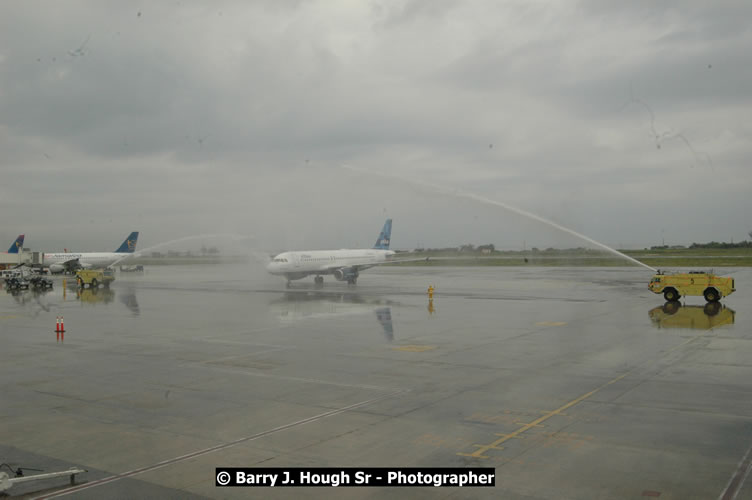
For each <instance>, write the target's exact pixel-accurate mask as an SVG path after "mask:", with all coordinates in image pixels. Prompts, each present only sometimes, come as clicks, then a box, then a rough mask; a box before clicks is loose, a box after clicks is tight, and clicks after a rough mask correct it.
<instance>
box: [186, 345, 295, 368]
mask: <svg viewBox="0 0 752 500" xmlns="http://www.w3.org/2000/svg"><path fill="white" fill-rule="evenodd" d="M287 349H288V348H287V347H276V348H272V349H264V350H263V351H256V352H250V353H246V354H236V355H233V356H225V357H223V358H214V359H207V360H206V361H200V363H201V364H212V363H219V362H221V361H229V360H231V359H238V358H249V357H251V356H258V355H260V354H266V353H269V352H278V351H285V350H287ZM289 349H293V348H292V347H290V348H289Z"/></svg>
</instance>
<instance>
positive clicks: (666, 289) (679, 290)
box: [648, 271, 736, 302]
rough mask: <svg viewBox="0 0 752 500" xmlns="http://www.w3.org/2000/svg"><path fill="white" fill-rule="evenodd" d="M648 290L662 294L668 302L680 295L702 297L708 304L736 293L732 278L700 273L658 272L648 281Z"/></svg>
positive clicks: (677, 298)
mask: <svg viewBox="0 0 752 500" xmlns="http://www.w3.org/2000/svg"><path fill="white" fill-rule="evenodd" d="M648 289H649V290H650V291H651V292H653V293H662V294H663V297H664V298H665V299H666V301H668V302H673V301H676V300H679V299H680V298H681V297H682V295H684V296H690V295H698V296H699V295H702V296H703V297H705V300H707V301H708V302H718V301H719V300H721V298H722V297H727V296H729V295H731V294H732V293H733V292H735V291H736V288H734V278H729V277H724V276H715V275H714V274H710V273H705V272H702V271H690V272H688V273H679V274H663V273H661V272H660V271H658V274H656V275H654V276H653V278H652V279H651V280H650V284H649V285H648Z"/></svg>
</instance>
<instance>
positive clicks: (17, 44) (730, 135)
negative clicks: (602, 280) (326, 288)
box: [0, 0, 752, 249]
mask: <svg viewBox="0 0 752 500" xmlns="http://www.w3.org/2000/svg"><path fill="white" fill-rule="evenodd" d="M750 10H752V8H750V7H749V6H748V5H747V4H746V3H745V2H722V3H720V4H706V3H705V2H691V3H690V2H673V3H671V2H669V3H661V4H660V5H656V4H654V2H629V3H624V2H600V1H597V2H592V1H590V2H577V3H569V2H567V3H559V2H555V3H538V2H518V3H508V2H505V3H488V2H453V1H445V2H429V1H418V0H414V1H405V2H371V3H368V4H358V3H349V2H342V3H335V2H323V1H300V2H268V1H267V2H263V1H259V2H233V1H227V2H212V3H209V4H206V3H199V2H185V1H180V2H174V3H170V4H166V3H165V4H148V3H145V4H140V5H136V6H133V5H130V4H120V3H111V2H101V3H96V4H89V3H85V2H81V3H75V2H74V3H69V2H67V3H66V4H65V5H61V4H52V5H50V4H46V3H42V2H38V3H34V2H25V3H23V4H10V5H8V6H5V8H4V16H3V17H2V19H0V148H2V151H3V155H2V158H0V171H2V173H3V183H2V184H0V207H1V208H2V209H3V210H4V211H5V212H6V213H21V214H23V215H22V216H21V217H16V218H14V219H13V222H14V225H12V226H6V227H5V228H4V230H3V231H2V232H1V233H0V237H2V238H6V239H9V240H12V238H13V237H15V235H16V234H18V233H20V232H26V233H27V235H28V243H29V244H30V245H31V246H33V247H36V248H40V247H42V248H40V249H46V248H59V247H62V246H63V244H64V245H65V246H68V247H75V246H79V247H83V246H89V247H90V248H92V249H107V248H108V247H109V246H112V245H114V244H116V243H118V242H119V241H120V240H121V239H122V236H121V234H127V232H129V231H131V230H140V231H141V232H142V238H143V244H144V245H148V244H156V243H159V242H160V241H164V240H167V239H172V238H179V237H181V236H185V235H188V234H199V233H217V232H234V233H243V234H254V235H258V236H259V237H260V243H259V244H261V245H264V246H266V247H267V248H280V247H284V246H288V245H289V246H293V247H327V246H348V245H354V244H357V243H360V244H364V245H369V244H370V243H371V241H370V240H372V239H373V235H372V234H371V233H373V232H374V231H376V230H377V229H378V226H380V224H381V219H383V218H384V217H385V216H386V215H389V216H392V217H394V218H395V238H394V242H395V244H397V245H398V246H404V247H410V246H414V245H415V244H416V243H418V242H420V243H421V244H422V245H426V246H432V245H433V246H441V245H450V244H457V243H462V242H464V241H474V242H476V243H477V242H493V243H495V244H497V245H498V246H499V247H515V246H520V245H521V242H522V241H523V240H525V241H527V242H528V243H527V244H528V246H530V245H533V244H536V243H535V242H536V241H540V242H541V243H540V246H545V245H548V244H552V245H555V244H557V243H560V244H562V245H568V244H571V243H572V242H571V241H570V240H568V239H564V238H563V237H561V236H559V235H557V234H555V233H551V232H550V231H549V230H547V229H545V228H542V227H539V226H538V225H536V224H534V223H528V222H525V221H521V220H518V218H517V217H516V216H509V215H506V214H500V213H499V212H498V211H497V210H491V209H489V208H488V207H482V206H477V205H473V204H471V203H468V202H466V201H464V202H463V201H459V200H454V199H451V197H449V198H447V197H445V196H437V195H431V194H430V193H426V192H421V191H420V190H418V191H416V190H415V189H412V188H409V187H405V186H400V185H399V183H394V182H392V183H389V182H384V181H374V179H372V178H369V177H368V176H359V175H353V174H352V173H347V172H345V171H343V170H342V169H340V168H339V165H342V164H352V165H356V166H359V167H362V168H366V169H372V170H375V171H380V172H391V173H398V174H400V175H404V176H407V177H410V178H413V179H418V180H428V181H430V182H434V183H437V184H442V185H445V186H449V187H456V188H458V189H463V190H470V191H474V192H478V193H479V194H482V195H484V196H488V197H493V198H495V199H499V200H502V201H505V202H508V203H513V204H516V205H519V206H521V207H522V208H525V209H528V210H531V211H533V212H538V213H540V214H541V215H543V216H551V217H556V218H557V220H558V221H559V222H561V223H564V224H566V225H571V226H572V227H574V228H575V229H577V230H581V231H582V232H585V233H586V234H588V235H589V236H591V237H593V238H595V239H599V240H603V241H604V242H606V243H614V244H617V243H619V244H624V245H629V246H643V245H647V244H654V243H655V242H656V234H657V233H659V232H660V230H661V229H663V230H664V233H668V234H670V235H671V238H672V242H675V243H689V242H692V241H702V240H709V239H719V238H721V239H728V237H729V236H733V237H734V238H735V239H741V238H743V237H745V235H746V233H747V231H748V230H749V229H750V228H749V227H748V226H749V224H748V222H747V220H746V217H745V214H748V213H750V209H751V208H752V206H751V204H750V201H749V199H748V196H747V195H746V193H748V192H749V191H750V188H752V183H751V182H750V180H752V179H751V178H750V175H749V174H748V173H747V165H748V164H749V160H750V153H751V152H752V147H751V145H750V132H749V130H752V123H750V118H749V113H748V112H747V110H748V109H749V107H750V97H751V96H752V94H751V93H750V90H749V89H750V88H752V70H751V69H750V68H749V64H748V63H747V59H748V57H747V56H746V52H747V48H748V47H749V45H750V42H752V40H750V36H752V35H750V34H749V31H748V30H747V28H746V24H745V21H746V19H749V18H750V14H752V12H750ZM139 12H140V13H141V15H140V16H139V15H138V13H139ZM87 38H88V42H86V44H85V45H83V48H82V49H81V51H80V52H76V49H78V48H80V47H82V44H83V43H84V41H85V40H87ZM72 54H76V55H72ZM630 89H631V95H630ZM641 103H645V104H647V105H648V106H649V107H650V110H652V112H653V116H654V121H653V122H651V117H650V113H649V111H647V109H646V108H645V106H644V105H643V104H641ZM653 130H655V132H653ZM656 134H662V135H664V137H663V138H661V139H660V140H657V139H656V137H655V135H656ZM677 134H682V137H684V138H685V139H686V140H687V141H688V142H689V144H690V145H691V148H690V147H688V146H687V143H685V142H684V140H683V139H681V138H680V137H679V136H678V135H677ZM658 145H660V146H661V147H660V148H658V147H657V146H658ZM692 149H694V153H693V151H692ZM698 152H699V153H702V154H699V153H698ZM705 154H707V155H709V156H710V157H711V158H712V164H711V163H710V162H709V161H705V158H706V156H705ZM656 193H659V194H656ZM700 198H701V199H708V198H709V199H713V200H719V203H717V204H715V205H714V206H713V209H712V210H710V211H709V210H708V209H707V207H704V206H702V204H698V203H695V202H694V200H696V199H700ZM29 200H34V202H33V203H30V202H29ZM21 207H23V209H22V210H21ZM708 214H711V215H708ZM374 226H376V228H375V229H374ZM666 226H671V227H672V228H671V229H670V231H668V228H667V227H666ZM725 233H728V234H729V236H724V234H725ZM400 238H403V239H402V240H401V239H400ZM398 242H404V245H402V244H400V243H398ZM544 243H545V245H544ZM45 247H46V248H45Z"/></svg>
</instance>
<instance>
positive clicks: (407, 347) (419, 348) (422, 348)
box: [392, 345, 436, 352]
mask: <svg viewBox="0 0 752 500" xmlns="http://www.w3.org/2000/svg"><path fill="white" fill-rule="evenodd" d="M392 349H393V350H395V351H405V352H425V351H431V350H433V349H436V346H435V345H401V346H398V347H392Z"/></svg>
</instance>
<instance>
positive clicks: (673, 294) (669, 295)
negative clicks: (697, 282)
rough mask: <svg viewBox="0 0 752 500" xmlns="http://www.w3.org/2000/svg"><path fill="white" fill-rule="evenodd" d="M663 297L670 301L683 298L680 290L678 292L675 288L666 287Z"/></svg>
mask: <svg viewBox="0 0 752 500" xmlns="http://www.w3.org/2000/svg"><path fill="white" fill-rule="evenodd" d="M663 297H664V298H665V299H666V300H667V301H668V302H674V301H677V300H679V299H680V298H681V295H679V292H677V291H676V289H675V288H666V289H665V290H664V291H663Z"/></svg>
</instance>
